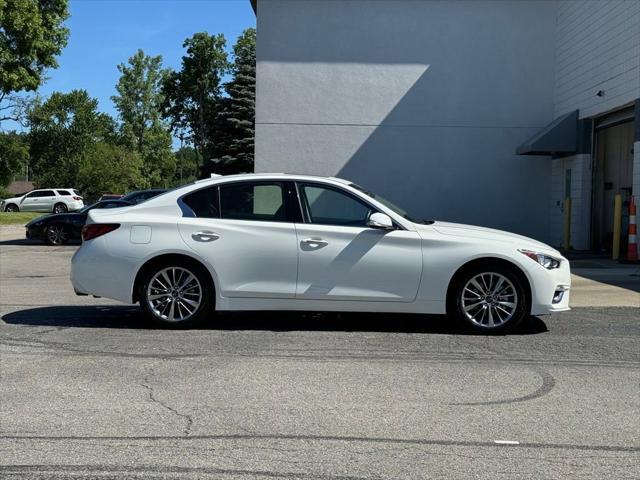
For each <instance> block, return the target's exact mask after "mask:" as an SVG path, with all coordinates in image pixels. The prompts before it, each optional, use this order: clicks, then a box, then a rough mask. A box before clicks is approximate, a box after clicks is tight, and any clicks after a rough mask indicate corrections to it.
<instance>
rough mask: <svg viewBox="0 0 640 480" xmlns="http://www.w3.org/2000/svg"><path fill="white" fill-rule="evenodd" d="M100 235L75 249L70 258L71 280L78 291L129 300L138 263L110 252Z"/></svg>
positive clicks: (129, 301) (127, 301)
mask: <svg viewBox="0 0 640 480" xmlns="http://www.w3.org/2000/svg"><path fill="white" fill-rule="evenodd" d="M104 242H105V238H104V237H99V238H96V239H93V240H89V241H88V242H84V243H83V244H82V246H81V247H80V248H79V249H78V250H76V253H75V254H74V255H73V257H72V258H71V275H70V278H71V284H72V285H73V289H74V291H75V292H76V294H77V295H83V294H85V295H94V296H98V297H105V298H112V299H114V300H118V301H121V302H125V303H131V301H132V298H131V287H132V285H133V281H134V279H135V274H136V272H137V264H136V263H135V261H134V260H133V259H131V258H128V257H122V256H120V257H116V256H113V255H110V254H109V252H108V249H107V248H106V246H105V244H104Z"/></svg>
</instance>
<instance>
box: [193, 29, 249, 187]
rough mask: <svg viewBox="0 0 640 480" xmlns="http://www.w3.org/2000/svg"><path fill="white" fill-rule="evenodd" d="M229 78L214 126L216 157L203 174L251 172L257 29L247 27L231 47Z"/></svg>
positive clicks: (206, 165) (205, 167)
mask: <svg viewBox="0 0 640 480" xmlns="http://www.w3.org/2000/svg"><path fill="white" fill-rule="evenodd" d="M231 73H232V75H233V76H232V79H231V81H230V82H228V83H226V84H225V85H224V89H225V92H226V94H227V96H225V97H224V98H222V99H221V100H220V106H219V109H218V115H217V117H216V125H217V127H218V128H217V131H218V136H217V137H216V141H217V145H216V147H217V148H216V152H217V156H216V158H214V159H213V161H210V162H208V163H206V164H205V165H204V168H203V174H205V175H207V174H209V173H213V172H215V173H222V174H231V173H243V172H252V171H253V159H254V137H255V103H256V102H255V99H256V94H255V92H256V30H255V28H248V29H246V30H245V31H244V32H243V33H242V35H240V37H238V40H237V42H236V44H235V45H234V46H233V64H232V67H231Z"/></svg>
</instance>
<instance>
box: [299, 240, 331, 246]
mask: <svg viewBox="0 0 640 480" xmlns="http://www.w3.org/2000/svg"><path fill="white" fill-rule="evenodd" d="M302 243H304V244H305V245H309V246H310V247H324V246H325V245H329V242H327V241H326V240H322V239H321V238H305V239H304V240H302Z"/></svg>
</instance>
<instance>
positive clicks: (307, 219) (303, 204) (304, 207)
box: [296, 180, 397, 228]
mask: <svg viewBox="0 0 640 480" xmlns="http://www.w3.org/2000/svg"><path fill="white" fill-rule="evenodd" d="M305 185H309V186H312V187H320V188H326V189H327V190H333V191H335V192H338V193H342V194H343V195H345V196H347V197H350V198H351V199H353V200H355V201H356V202H358V203H360V204H361V205H364V206H365V207H367V208H369V210H370V213H369V216H371V215H372V214H374V213H384V212H380V209H378V208H377V207H375V206H374V205H371V204H370V203H369V202H367V201H365V200H364V199H362V198H360V197H358V196H357V195H354V194H353V193H352V192H350V191H348V190H345V189H344V188H340V187H338V186H336V185H332V184H330V183H322V182H313V181H306V180H302V181H296V190H297V192H298V201H299V202H300V209H301V212H302V218H303V222H304V223H306V224H309V225H326V226H331V227H347V228H369V227H367V226H366V225H363V226H354V225H339V224H333V223H314V222H313V221H312V220H311V214H310V212H309V204H308V200H307V196H306V195H305V193H304V191H302V188H301V187H304V186H305ZM385 215H387V214H386V213H385ZM392 221H393V219H392ZM393 223H394V225H396V222H395V221H393ZM396 228H397V227H396Z"/></svg>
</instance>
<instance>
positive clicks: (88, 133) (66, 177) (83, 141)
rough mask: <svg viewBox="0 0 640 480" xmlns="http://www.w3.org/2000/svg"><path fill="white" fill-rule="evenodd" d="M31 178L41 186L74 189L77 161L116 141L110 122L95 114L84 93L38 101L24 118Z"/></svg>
mask: <svg viewBox="0 0 640 480" xmlns="http://www.w3.org/2000/svg"><path fill="white" fill-rule="evenodd" d="M27 122H28V126H29V127H30V132H29V144H30V149H29V150H30V153H31V163H32V170H33V174H34V178H35V180H36V182H37V183H38V184H40V185H47V186H58V187H60V186H63V187H71V186H74V185H75V183H76V181H77V176H78V171H79V168H80V160H81V158H82V157H83V155H84V154H85V153H86V151H87V150H88V149H89V148H92V147H93V146H94V145H95V144H96V143H98V142H101V141H109V142H114V141H115V138H116V137H115V123H114V121H113V119H112V118H111V117H110V116H109V115H107V114H105V113H100V112H98V101H97V100H96V99H94V98H91V97H90V96H89V94H88V93H87V92H86V90H73V91H71V92H69V93H60V92H54V93H53V94H51V96H50V97H49V99H47V100H46V101H45V102H42V101H41V100H37V101H36V102H35V104H34V106H33V107H32V108H31V109H30V110H29V112H28V114H27Z"/></svg>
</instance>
